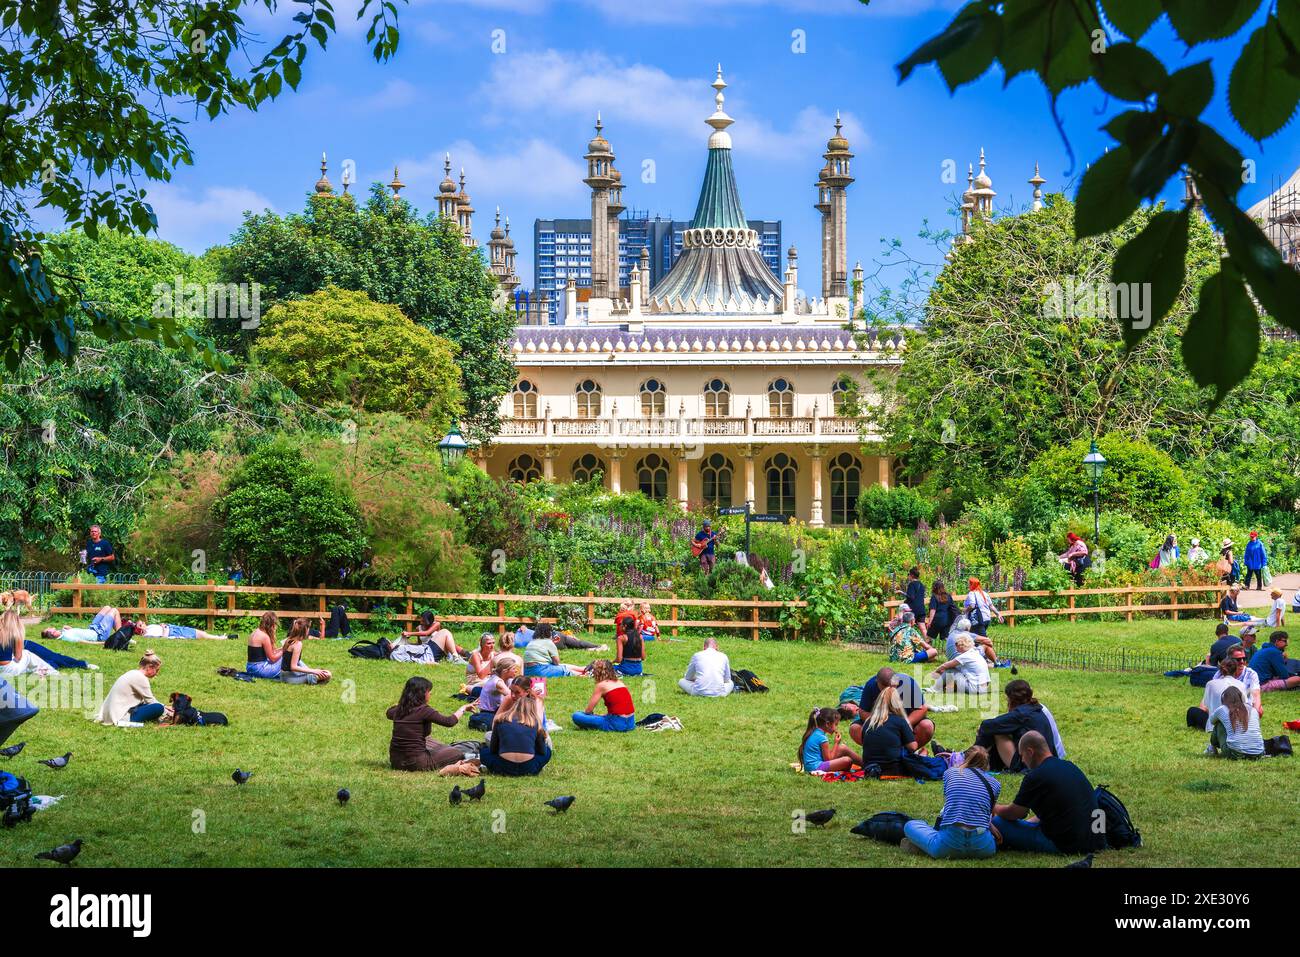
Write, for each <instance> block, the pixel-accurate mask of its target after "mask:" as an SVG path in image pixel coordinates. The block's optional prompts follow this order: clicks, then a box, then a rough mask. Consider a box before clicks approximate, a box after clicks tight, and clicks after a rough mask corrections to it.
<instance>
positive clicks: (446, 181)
mask: <svg viewBox="0 0 1300 957" xmlns="http://www.w3.org/2000/svg"><path fill="white" fill-rule="evenodd" d="M442 168H443V171H444V175H443V178H442V182H441V183H439V184H438V192H440V193H443V194H445V195H447V196H450V195H451V194H452V193H454V192H456V183H455V181H454V180H453V179H452V178H451V154H450V153H448V154H447V157H446V159H445V161H444V162H443V164H442Z"/></svg>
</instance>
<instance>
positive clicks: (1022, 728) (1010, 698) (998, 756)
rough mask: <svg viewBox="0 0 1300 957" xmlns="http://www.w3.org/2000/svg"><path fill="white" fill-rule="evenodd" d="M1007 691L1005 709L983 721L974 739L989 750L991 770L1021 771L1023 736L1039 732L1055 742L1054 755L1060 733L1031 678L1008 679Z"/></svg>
mask: <svg viewBox="0 0 1300 957" xmlns="http://www.w3.org/2000/svg"><path fill="white" fill-rule="evenodd" d="M1004 691H1005V693H1006V696H1007V710H1006V712H1005V713H1003V714H1000V715H998V716H997V717H996V718H986V719H984V720H983V721H981V722H980V726H979V731H978V732H977V733H976V735H975V743H976V744H978V745H979V746H980V747H981V748H984V749H985V750H986V751H988V753H989V767H990V768H991V769H992V770H994V771H1011V772H1012V773H1014V774H1018V773H1020V772H1021V771H1023V770H1024V764H1023V763H1022V762H1021V759H1020V750H1019V744H1020V739H1021V738H1023V737H1024V736H1025V735H1026V734H1028V733H1030V732H1031V731H1032V732H1036V733H1038V734H1039V735H1041V736H1042V737H1043V739H1044V740H1046V741H1049V742H1053V743H1052V744H1051V745H1049V750H1050V751H1051V753H1052V754H1053V755H1054V756H1055V755H1056V754H1057V750H1056V746H1055V741H1056V739H1057V738H1059V736H1060V735H1059V733H1058V732H1057V731H1056V730H1055V722H1053V721H1052V720H1051V718H1050V717H1049V715H1048V714H1047V712H1046V709H1045V708H1044V707H1043V706H1042V705H1041V704H1039V703H1038V699H1037V698H1035V697H1034V689H1033V688H1031V687H1030V686H1029V682H1028V681H1026V680H1025V679H1023V678H1016V679H1015V680H1014V681H1009V682H1007V686H1006V688H1005V689H1004Z"/></svg>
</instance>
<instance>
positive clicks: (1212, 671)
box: [1187, 665, 1219, 688]
mask: <svg viewBox="0 0 1300 957" xmlns="http://www.w3.org/2000/svg"><path fill="white" fill-rule="evenodd" d="M1218 676H1219V669H1218V668H1217V667H1215V666H1213V665H1196V666H1194V667H1193V668H1192V670H1191V671H1190V672H1189V673H1188V675H1187V682H1188V684H1190V685H1191V686H1192V687H1193V688H1204V687H1205V686H1206V685H1208V684H1209V683H1210V682H1211V681H1213V680H1214V679H1215V678H1217V677H1218Z"/></svg>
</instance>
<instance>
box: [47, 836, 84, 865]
mask: <svg viewBox="0 0 1300 957" xmlns="http://www.w3.org/2000/svg"><path fill="white" fill-rule="evenodd" d="M81 844H82V841H81V838H77V839H76V840H75V841H73V842H72V843H71V844H60V845H59V846H58V847H56V848H53V849H51V850H48V851H41V852H40V853H39V854H37V855H36V859H37V860H38V861H54V862H55V863H57V864H71V863H72V861H73V860H74V859H75V858H76V856H77V855H78V854H80V853H81Z"/></svg>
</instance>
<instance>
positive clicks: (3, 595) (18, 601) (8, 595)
mask: <svg viewBox="0 0 1300 957" xmlns="http://www.w3.org/2000/svg"><path fill="white" fill-rule="evenodd" d="M31 607H32V596H31V592H28V591H26V590H24V589H22V588H15V589H14V590H13V591H3V592H0V611H8V610H9V609H10V608H13V609H16V610H18V611H22V610H23V609H24V608H26V609H28V610H30V609H31Z"/></svg>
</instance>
